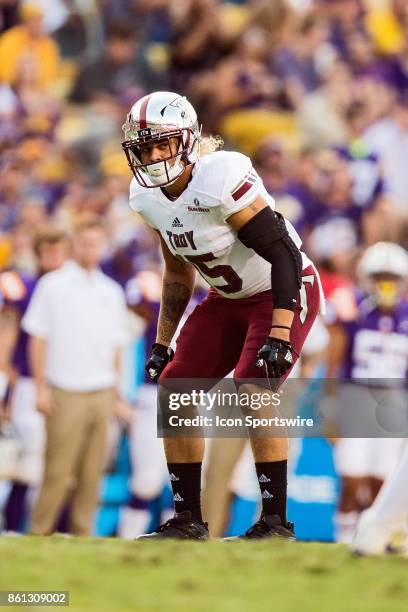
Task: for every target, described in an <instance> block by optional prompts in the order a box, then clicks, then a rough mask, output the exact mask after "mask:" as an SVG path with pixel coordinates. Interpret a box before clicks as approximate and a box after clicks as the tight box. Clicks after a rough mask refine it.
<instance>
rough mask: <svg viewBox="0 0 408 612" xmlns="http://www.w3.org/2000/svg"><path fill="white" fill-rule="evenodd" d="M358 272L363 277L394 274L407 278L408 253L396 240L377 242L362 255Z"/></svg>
mask: <svg viewBox="0 0 408 612" xmlns="http://www.w3.org/2000/svg"><path fill="white" fill-rule="evenodd" d="M358 272H359V274H360V275H361V276H362V277H368V276H374V275H376V274H392V275H393V276H399V277H401V278H405V277H406V276H408V253H407V251H406V250H405V249H404V248H403V247H402V246H400V245H399V244H395V243H394V242H377V243H376V244H373V246H370V247H368V249H367V250H366V252H365V253H364V255H363V256H362V258H361V260H360V263H359V266H358Z"/></svg>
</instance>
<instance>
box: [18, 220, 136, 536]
mask: <svg viewBox="0 0 408 612" xmlns="http://www.w3.org/2000/svg"><path fill="white" fill-rule="evenodd" d="M104 244H105V235H104V228H103V226H102V225H101V224H100V222H99V221H95V220H91V221H86V222H83V223H82V225H80V226H79V227H78V228H77V230H76V232H75V235H74V237H73V245H72V246H73V256H74V261H69V262H67V263H66V264H65V265H64V266H63V267H62V268H60V269H59V270H57V271H55V272H52V273H50V274H47V275H45V276H44V277H43V278H42V279H41V280H40V282H39V283H38V285H37V287H36V290H35V292H34V294H33V297H32V301H31V302H30V306H29V308H28V310H27V312H26V314H25V316H24V318H23V320H22V326H23V329H24V330H25V331H26V332H28V333H29V334H30V336H31V339H30V349H29V350H30V362H31V368H32V372H33V377H34V380H35V385H36V391H37V409H38V410H39V411H40V412H42V413H43V414H44V415H45V416H46V417H47V418H46V426H47V449H46V465H45V473H44V481H43V485H42V489H41V492H40V495H39V498H38V501H37V504H36V506H35V508H34V512H33V518H32V527H31V529H32V532H33V533H35V534H41V535H45V534H48V533H52V531H53V530H54V528H55V524H56V521H57V519H58V516H59V513H60V512H61V509H62V507H63V506H64V503H66V502H67V501H68V499H69V506H70V519H71V525H70V528H71V531H72V532H73V533H74V534H76V535H89V534H90V532H91V526H92V519H93V513H94V510H95V507H96V503H97V499H98V489H99V481H100V477H101V474H102V470H103V464H104V458H105V451H106V436H107V427H108V422H109V418H110V416H111V414H112V411H113V407H114V404H115V401H117V400H118V392H117V388H118V383H119V364H120V353H121V350H122V348H123V346H124V344H126V341H127V329H126V322H127V312H126V305H125V297H124V294H123V292H122V290H121V288H120V286H119V285H117V284H116V283H115V282H114V281H113V280H111V279H110V278H108V277H107V276H106V275H104V274H103V273H102V272H101V271H100V270H99V268H98V264H99V262H100V260H101V257H102V254H103V251H104ZM73 483H74V486H73Z"/></svg>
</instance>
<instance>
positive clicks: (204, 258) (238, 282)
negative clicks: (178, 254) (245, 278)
mask: <svg viewBox="0 0 408 612" xmlns="http://www.w3.org/2000/svg"><path fill="white" fill-rule="evenodd" d="M184 257H185V258H186V259H188V261H190V262H191V263H192V264H193V265H194V266H195V267H196V268H197V269H198V271H199V272H200V273H201V274H202V275H203V276H207V277H208V278H223V279H224V280H225V282H226V283H227V284H226V285H213V287H214V289H219V290H220V291H223V292H224V293H237V292H238V291H241V289H242V278H240V277H239V276H238V274H237V273H236V272H235V271H234V270H233V269H232V268H231V266H213V267H212V268H209V267H208V266H207V265H206V264H207V262H209V261H214V259H216V257H215V255H214V254H213V253H204V255H184Z"/></svg>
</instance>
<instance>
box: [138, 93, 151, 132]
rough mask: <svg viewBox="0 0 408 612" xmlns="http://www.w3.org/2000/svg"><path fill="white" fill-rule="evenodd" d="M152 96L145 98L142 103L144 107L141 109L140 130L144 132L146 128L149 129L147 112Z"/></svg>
mask: <svg viewBox="0 0 408 612" xmlns="http://www.w3.org/2000/svg"><path fill="white" fill-rule="evenodd" d="M151 96H152V94H150V95H148V96H145V97H144V98H143V102H142V106H141V107H140V118H139V123H140V129H141V130H144V129H145V128H147V122H146V112H147V105H148V104H149V100H150V98H151Z"/></svg>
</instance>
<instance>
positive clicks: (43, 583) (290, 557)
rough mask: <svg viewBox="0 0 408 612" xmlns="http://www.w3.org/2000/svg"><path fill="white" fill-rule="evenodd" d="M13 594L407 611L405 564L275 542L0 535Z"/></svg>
mask: <svg viewBox="0 0 408 612" xmlns="http://www.w3.org/2000/svg"><path fill="white" fill-rule="evenodd" d="M20 589H24V590H69V591H70V607H69V608H60V609H61V610H64V609H74V610H84V611H88V610H101V611H102V610H112V611H114V612H122V611H123V612H125V611H126V612H127V611H134V610H143V611H144V610H146V611H147V610H160V611H165V612H167V611H173V610H177V611H179V612H185V611H190V610H191V611H192V612H195V611H203V612H204V611H205V612H216V611H221V610H222V611H224V610H225V611H226V612H227V611H228V612H230V611H234V612H235V611H237V612H239V611H241V610H242V611H244V610H245V611H248V612H252V611H258V610H259V611H261V610H262V611H264V610H274V611H276V612H283V611H287V610H289V611H292V610H293V611H296V612H309V611H310V612H312V611H313V612H320V611H322V612H323V611H324V612H326V611H327V612H329V611H330V612H331V611H336V612H337V611H340V610H341V611H343V610H344V611H347V612H354V611H356V612H357V611H358V612H393V611H401V612H402V611H405V612H406V611H407V610H408V560H406V559H402V558H396V557H394V558H390V557H388V558H355V557H352V556H351V555H350V553H349V551H348V550H347V549H346V548H345V547H343V546H340V545H332V544H316V543H311V544H307V543H290V542H282V541H269V542H261V543H250V544H248V543H245V542H241V543H224V542H215V541H214V542H209V543H200V542H197V543H195V542H191V543H190V542H188V543H183V542H162V543H158V542H139V543H137V542H124V541H120V540H109V539H92V538H89V539H88V538H76V539H74V538H72V539H66V538H63V537H59V536H54V537H51V538H34V537H21V538H8V537H3V538H0V590H20ZM1 609H10V610H20V609H21V610H27V609H28V608H27V607H25V608H23V607H20V606H18V607H17V606H16V607H7V608H1ZM29 609H32V610H50V609H56V608H54V607H52V608H50V607H35V608H29Z"/></svg>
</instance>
